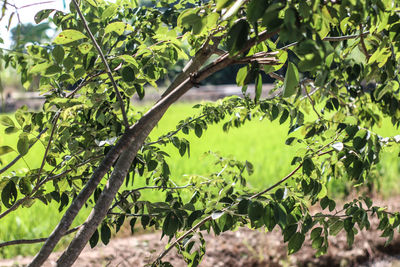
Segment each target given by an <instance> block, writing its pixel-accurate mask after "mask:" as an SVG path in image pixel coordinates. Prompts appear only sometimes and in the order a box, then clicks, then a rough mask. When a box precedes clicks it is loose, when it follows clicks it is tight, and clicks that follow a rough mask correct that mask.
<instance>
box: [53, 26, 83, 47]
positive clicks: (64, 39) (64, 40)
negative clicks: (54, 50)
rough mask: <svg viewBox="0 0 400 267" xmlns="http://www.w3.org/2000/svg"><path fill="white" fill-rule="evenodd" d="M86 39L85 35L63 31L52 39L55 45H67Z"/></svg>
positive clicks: (78, 32) (73, 31)
mask: <svg viewBox="0 0 400 267" xmlns="http://www.w3.org/2000/svg"><path fill="white" fill-rule="evenodd" d="M84 38H87V37H86V35H84V34H83V33H81V32H80V31H77V30H64V31H62V32H60V34H59V35H58V36H57V37H56V39H54V43H55V44H60V45H61V44H69V43H72V42H74V41H77V40H81V39H84Z"/></svg>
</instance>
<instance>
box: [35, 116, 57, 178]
mask: <svg viewBox="0 0 400 267" xmlns="http://www.w3.org/2000/svg"><path fill="white" fill-rule="evenodd" d="M60 114H61V111H60V110H59V111H57V114H56V116H55V118H54V121H53V128H52V129H51V133H50V137H49V142H48V143H47V146H46V150H45V151H44V155H43V159H42V164H41V165H40V168H39V172H38V175H37V176H38V178H37V179H38V181H39V180H40V174H41V173H42V170H43V167H44V164H45V162H46V157H47V154H48V153H49V149H50V145H51V142H52V140H53V136H54V133H55V130H56V125H57V121H58V118H60Z"/></svg>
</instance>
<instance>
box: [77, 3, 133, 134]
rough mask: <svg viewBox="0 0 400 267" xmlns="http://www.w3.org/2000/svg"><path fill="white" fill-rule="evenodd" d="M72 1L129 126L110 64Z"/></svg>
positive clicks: (125, 122) (126, 125)
mask: <svg viewBox="0 0 400 267" xmlns="http://www.w3.org/2000/svg"><path fill="white" fill-rule="evenodd" d="M72 2H73V3H74V5H75V8H76V11H77V12H78V15H79V17H80V18H81V20H82V23H83V26H84V27H85V29H86V31H87V33H88V34H89V37H90V39H91V40H92V42H93V44H94V46H95V47H96V50H97V52H98V53H99V55H100V58H101V60H102V61H103V64H104V66H105V67H106V71H107V74H108V77H109V78H110V81H111V83H112V85H113V87H114V91H115V94H116V96H117V99H118V101H119V104H120V106H121V112H122V117H123V120H124V124H125V127H126V128H129V121H128V117H127V115H126V111H125V105H124V101H123V99H122V96H121V93H120V92H119V90H118V86H117V83H116V82H115V80H114V77H113V74H112V72H111V69H110V66H109V65H108V63H107V60H106V58H105V56H104V54H103V51H101V48H100V46H99V44H98V43H97V41H96V39H95V38H94V36H93V34H92V31H91V30H90V28H89V26H88V24H87V21H86V19H85V17H84V16H83V14H82V11H81V10H80V8H79V4H78V3H77V2H76V0H72Z"/></svg>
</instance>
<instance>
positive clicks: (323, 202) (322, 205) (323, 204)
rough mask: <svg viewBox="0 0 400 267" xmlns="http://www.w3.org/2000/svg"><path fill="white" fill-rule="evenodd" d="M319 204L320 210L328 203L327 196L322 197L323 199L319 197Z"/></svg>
mask: <svg viewBox="0 0 400 267" xmlns="http://www.w3.org/2000/svg"><path fill="white" fill-rule="evenodd" d="M320 205H321V208H322V210H324V209H326V208H327V207H328V205H329V198H328V197H324V198H323V199H321V201H320Z"/></svg>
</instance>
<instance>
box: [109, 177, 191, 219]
mask: <svg viewBox="0 0 400 267" xmlns="http://www.w3.org/2000/svg"><path fill="white" fill-rule="evenodd" d="M191 185H193V184H187V185H183V186H175V187H162V186H143V187H139V188H136V189H133V190H130V191H129V192H128V193H127V195H126V196H124V197H123V198H124V199H126V198H127V197H128V196H129V195H132V194H133V193H135V192H138V191H140V190H146V189H161V190H174V189H184V188H188V187H189V186H191ZM121 202H122V199H121V200H120V201H117V202H115V203H114V204H113V205H112V207H111V208H110V209H109V212H108V213H107V214H112V212H110V211H111V210H113V209H114V208H115V207H116V206H118V205H119V204H121Z"/></svg>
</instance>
